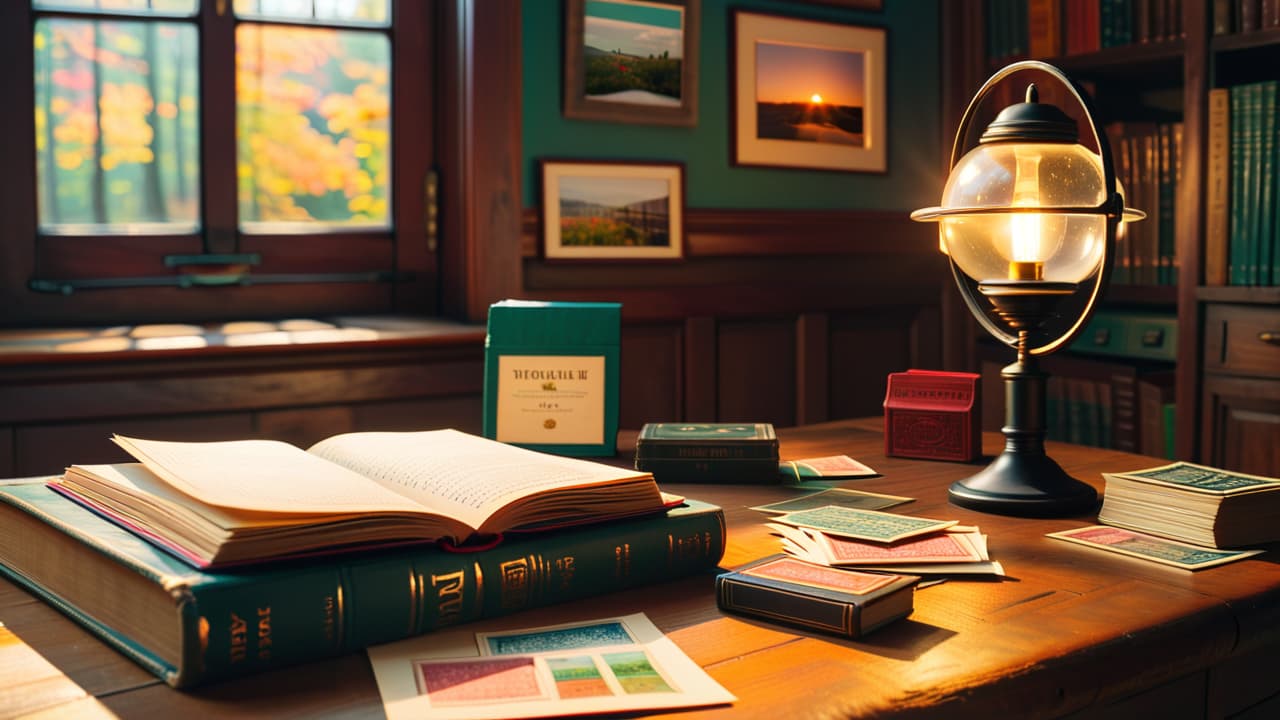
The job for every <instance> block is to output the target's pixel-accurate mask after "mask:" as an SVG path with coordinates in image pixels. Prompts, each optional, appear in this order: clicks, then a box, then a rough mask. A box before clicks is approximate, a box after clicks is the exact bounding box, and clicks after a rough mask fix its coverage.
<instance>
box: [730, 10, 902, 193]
mask: <svg viewBox="0 0 1280 720" xmlns="http://www.w3.org/2000/svg"><path fill="white" fill-rule="evenodd" d="M744 22H745V23H746V27H745V28H744ZM729 26H730V40H729V61H730V62H729V66H730V67H729V86H730V87H729V112H730V122H729V128H730V132H729V154H730V160H731V163H732V164H733V165H734V166H739V167H770V168H786V169H798V170H818V171H833V172H854V173H871V174H887V173H888V169H889V142H888V140H889V135H888V127H889V120H888V115H889V92H888V90H889V88H888V74H889V73H888V51H889V31H888V29H887V28H884V27H881V26H877V25H869V24H864V23H844V22H834V21H830V20H816V19H812V18H806V17H798V16H790V15H779V14H775V13H769V12H758V11H754V10H744V9H741V8H738V9H734V10H732V11H731V14H730V21H729ZM823 31H828V32H834V33H836V34H837V35H838V36H842V38H843V39H844V41H845V44H844V45H836V44H834V42H835V41H834V40H831V41H830V42H817V40H816V39H817V38H819V36H818V35H815V33H821V32H823ZM761 40H765V41H769V40H774V41H778V42H779V43H780V44H784V43H785V44H810V45H813V46H814V47H824V48H829V49H846V48H847V49H849V50H850V51H862V52H865V53H866V60H865V62H866V65H867V67H866V69H865V75H866V78H867V79H866V88H865V91H864V92H865V98H864V102H863V132H864V135H865V137H866V140H865V141H864V145H863V147H861V148H854V147H848V146H841V145H838V144H835V143H823V142H813V141H807V140H782V139H769V138H760V137H758V136H757V132H758V127H757V114H756V112H757V111H756V91H755V87H756V69H755V56H754V53H753V52H751V50H752V49H753V48H754V47H755V45H756V43H758V42H759V41H761Z"/></svg>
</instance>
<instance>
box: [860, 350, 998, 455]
mask: <svg viewBox="0 0 1280 720" xmlns="http://www.w3.org/2000/svg"><path fill="white" fill-rule="evenodd" d="M981 390H982V384H981V383H980V382H979V376H978V375H977V374H976V373H965V372H944V371H941V370H908V371H906V372H900V373H890V374H889V383H888V387H887V388H886V390H885V394H884V454H885V455H892V456H896V457H910V458H924V459H926V460H955V461H959V462H968V461H970V460H976V459H978V458H979V457H981V456H982V430H981V427H980V424H979V421H980V417H979V415H980V413H981V408H982V402H981V400H982V397H981Z"/></svg>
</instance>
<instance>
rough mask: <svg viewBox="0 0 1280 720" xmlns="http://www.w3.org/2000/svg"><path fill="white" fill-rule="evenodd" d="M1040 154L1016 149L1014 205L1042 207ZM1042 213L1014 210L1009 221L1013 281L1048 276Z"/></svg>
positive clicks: (1011, 278)
mask: <svg viewBox="0 0 1280 720" xmlns="http://www.w3.org/2000/svg"><path fill="white" fill-rule="evenodd" d="M1040 158H1041V156H1040V153H1038V152H1028V151H1026V150H1024V149H1023V148H1022V147H1017V148H1015V150H1014V161H1015V163H1016V169H1015V171H1014V180H1013V201H1012V205H1013V206H1014V207H1040ZM1042 229H1043V228H1042V216H1041V214H1040V213H1014V214H1013V215H1012V217H1011V218H1010V220H1009V238H1010V241H1011V246H1010V257H1009V279H1010V280H1041V279H1043V278H1044V259H1045V258H1044V241H1043V237H1042Z"/></svg>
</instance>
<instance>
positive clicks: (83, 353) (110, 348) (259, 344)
mask: <svg viewBox="0 0 1280 720" xmlns="http://www.w3.org/2000/svg"><path fill="white" fill-rule="evenodd" d="M484 337H485V328H484V327H483V326H481V325H469V324H463V323H457V322H452V321H448V320H441V319H436V318H422V317H411V316H396V315H378V316H360V317H336V318H329V319H327V320H309V319H307V320H282V321H246V322H228V323H218V324H210V325H178V324H157V325H133V326H130V325H123V326H116V327H108V328H59V329H27V330H0V366H16V365H27V364H32V363H42V364H43V363H75V364H79V363H85V364H95V363H108V362H121V361H146V360H162V359H168V358H185V359H193V360H194V359H204V358H214V357H246V356H254V355H308V354H317V353H325V352H335V351H338V352H341V351H377V350H382V349H405V348H424V347H441V348H444V347H481V346H483V344H484Z"/></svg>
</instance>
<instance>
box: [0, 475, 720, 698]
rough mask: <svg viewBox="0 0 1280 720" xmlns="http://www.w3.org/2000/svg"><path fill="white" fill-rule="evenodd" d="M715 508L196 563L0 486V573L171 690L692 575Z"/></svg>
mask: <svg viewBox="0 0 1280 720" xmlns="http://www.w3.org/2000/svg"><path fill="white" fill-rule="evenodd" d="M724 542H725V525H724V514H723V512H722V511H721V510H720V508H718V507H715V506H713V505H709V504H706V503H700V502H697V501H694V500H688V501H686V503H685V505H683V506H681V507H677V508H675V509H672V510H670V511H668V512H667V513H665V514H662V515H656V516H649V517H646V518H638V519H633V520H626V521H621V522H613V523H603V524H598V525H590V526H584V527H579V528H576V529H572V530H561V531H553V532H545V533H531V534H527V535H519V536H514V535H513V536H509V537H508V538H507V539H506V540H504V541H503V542H501V543H500V544H498V545H497V546H496V547H492V548H489V549H485V550H479V551H476V552H447V551H445V550H442V549H439V548H437V547H436V546H434V545H417V546H412V547H401V548H394V549H382V550H375V551H369V552H363V553H358V554H354V553H353V554H347V555H339V556H329V557H320V558H313V559H310V560H301V561H293V562H287V563H277V564H271V565H262V566H255V567H252V568H246V569H244V570H236V571H222V572H216V573H213V572H202V571H199V570H195V569H193V568H192V567H191V566H189V565H187V564H186V563H184V562H182V561H180V560H178V559H176V558H175V557H173V556H171V555H169V554H167V553H165V552H164V551H162V550H160V549H159V548H157V547H156V546H154V545H152V544H150V543H148V542H146V541H144V540H142V539H141V538H140V537H138V536H136V535H134V534H132V533H130V532H128V531H126V530H125V529H123V528H121V527H119V526H117V525H115V524H113V523H111V522H109V521H107V520H105V519H103V518H102V517H100V516H98V515H96V514H95V513H93V512H91V511H90V510H87V509H85V508H84V507H82V506H80V505H78V504H76V503H75V502H73V501H71V500H69V499H67V498H65V497H63V496H61V495H59V494H58V493H56V492H54V491H52V490H50V489H49V488H48V487H47V486H46V485H45V484H44V483H43V482H34V483H28V484H15V485H9V486H3V487H0V575H4V576H6V577H8V578H9V579H11V580H13V581H14V582H16V583H18V584H19V585H21V586H23V587H25V588H27V589H28V590H30V591H31V592H32V593H34V594H36V595H38V596H39V597H41V598H42V599H44V600H45V601H46V602H48V603H49V604H50V605H52V606H54V607H55V608H57V609H58V610H60V611H62V612H63V613H65V614H67V615H68V616H69V617H71V618H72V619H73V620H75V621H76V622H78V623H79V624H81V625H83V626H84V627H85V628H87V629H88V630H89V631H90V632H92V633H94V634H95V635H97V636H98V637H100V638H101V639H102V640H103V641H105V642H106V643H107V644H109V645H111V646H112V647H114V648H116V649H117V650H119V651H120V652H122V653H124V654H125V655H127V656H129V657H130V658H131V659H133V660H134V661H136V662H137V663H139V664H140V665H142V666H143V667H145V668H147V669H148V670H149V671H151V672H153V673H155V674H156V675H158V676H159V677H161V678H162V679H164V681H165V682H167V683H168V684H170V685H173V686H175V687H188V686H192V685H196V684H199V683H203V682H207V681H211V680H216V679H221V678H227V677H234V676H238V675H245V674H250V673H256V672H260V671H264V670H269V669H273V668H277V667H281V666H284V665H290V664H294V663H299V662H303V661H306V660H314V659H321V658H325V657H332V656H336V655H341V654H344V653H349V652H354V651H358V650H361V649H363V648H365V647H367V646H369V645H374V644H379V643H384V642H389V641H392V640H399V639H401V638H405V637H409V636H411V635H417V634H421V633H426V632H429V631H432V630H435V629H438V628H441V627H445V626H450V625H455V624H458V623H463V622H468V621H472V620H476V619H479V618H484V617H493V616H497V615H503V614H507V613H511V612H514V611H517V610H522V609H525V608H532V607H538V606H542V605H549V604H553V603H559V602H565V601H568V600H573V599H577V598H582V597H587V596H590V595H596V594H600V593H605V592H611V591H616V590H622V589H625V588H630V587H635V586H638V585H645V584H651V583H657V582H663V581H666V580H670V579H674V578H677V577H681V576H686V575H691V574H694V573H697V572H702V571H706V570H709V569H711V568H714V567H715V565H716V564H717V563H718V562H719V561H720V557H721V555H722V554H723V552H724Z"/></svg>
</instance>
